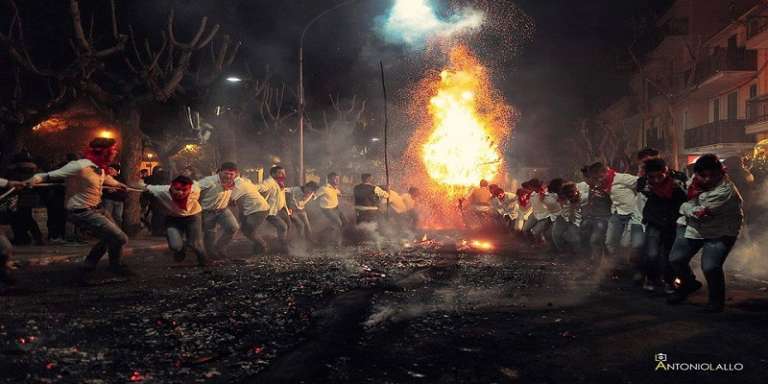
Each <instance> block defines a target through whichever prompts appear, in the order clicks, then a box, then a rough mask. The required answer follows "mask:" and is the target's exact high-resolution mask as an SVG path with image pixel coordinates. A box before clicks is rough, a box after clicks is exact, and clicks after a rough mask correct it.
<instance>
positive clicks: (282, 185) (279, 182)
mask: <svg viewBox="0 0 768 384" xmlns="http://www.w3.org/2000/svg"><path fill="white" fill-rule="evenodd" d="M275 181H277V185H279V186H280V188H285V177H278V178H276V179H275Z"/></svg>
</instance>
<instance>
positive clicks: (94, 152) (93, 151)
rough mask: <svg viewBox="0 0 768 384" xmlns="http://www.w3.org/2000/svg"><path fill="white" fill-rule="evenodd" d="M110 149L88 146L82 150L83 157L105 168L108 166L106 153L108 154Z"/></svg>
mask: <svg viewBox="0 0 768 384" xmlns="http://www.w3.org/2000/svg"><path fill="white" fill-rule="evenodd" d="M110 150H112V148H111V147H110V148H91V147H88V148H86V149H85V151H84V156H83V157H84V158H86V159H88V160H90V161H91V162H92V163H94V164H96V166H97V167H99V168H101V169H104V170H106V169H107V168H109V159H107V158H106V157H107V155H108V154H109V151H110Z"/></svg>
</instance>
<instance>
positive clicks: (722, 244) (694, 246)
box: [669, 235, 736, 305]
mask: <svg viewBox="0 0 768 384" xmlns="http://www.w3.org/2000/svg"><path fill="white" fill-rule="evenodd" d="M735 243H736V237H733V236H723V237H720V238H717V239H687V238H685V236H682V235H681V236H677V238H676V239H675V244H674V245H673V246H672V252H671V254H670V256H669V261H670V263H672V268H673V269H674V272H675V276H677V277H678V278H680V285H681V286H688V285H690V284H691V283H692V282H693V281H695V280H696V276H695V275H694V274H693V271H692V270H691V266H690V262H691V259H692V258H693V256H695V255H696V253H698V252H699V251H700V250H701V270H702V271H703V272H704V277H705V278H706V279H707V287H708V290H709V302H710V303H711V304H715V305H723V304H725V274H724V273H723V264H725V259H726V258H727V257H728V254H729V253H730V252H731V249H732V248H733V245H734V244H735Z"/></svg>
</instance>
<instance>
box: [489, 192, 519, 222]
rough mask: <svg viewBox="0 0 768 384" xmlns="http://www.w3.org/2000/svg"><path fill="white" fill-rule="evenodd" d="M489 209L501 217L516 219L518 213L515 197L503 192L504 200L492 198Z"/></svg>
mask: <svg viewBox="0 0 768 384" xmlns="http://www.w3.org/2000/svg"><path fill="white" fill-rule="evenodd" d="M491 207H492V208H493V209H494V210H495V211H496V212H497V213H498V214H499V215H501V216H509V217H510V218H511V219H516V218H517V215H518V213H519V211H520V205H519V204H518V202H517V195H516V194H515V193H512V192H504V200H499V198H498V197H495V196H494V197H493V199H492V200H491Z"/></svg>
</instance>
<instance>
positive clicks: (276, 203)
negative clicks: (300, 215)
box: [259, 177, 286, 216]
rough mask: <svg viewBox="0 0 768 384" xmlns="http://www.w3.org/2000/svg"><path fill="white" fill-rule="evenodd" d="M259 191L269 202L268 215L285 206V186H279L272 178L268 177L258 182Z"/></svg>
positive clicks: (273, 214)
mask: <svg viewBox="0 0 768 384" xmlns="http://www.w3.org/2000/svg"><path fill="white" fill-rule="evenodd" d="M259 192H261V194H262V195H263V196H264V198H265V199H266V200H267V203H268V204H269V214H268V215H269V216H276V215H277V214H278V212H280V210H282V209H285V208H286V204H285V188H280V184H278V183H277V180H275V179H273V178H271V177H270V178H268V179H266V180H264V181H263V182H262V183H261V184H259Z"/></svg>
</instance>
